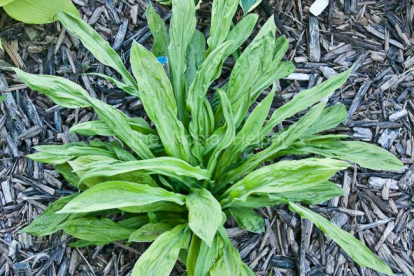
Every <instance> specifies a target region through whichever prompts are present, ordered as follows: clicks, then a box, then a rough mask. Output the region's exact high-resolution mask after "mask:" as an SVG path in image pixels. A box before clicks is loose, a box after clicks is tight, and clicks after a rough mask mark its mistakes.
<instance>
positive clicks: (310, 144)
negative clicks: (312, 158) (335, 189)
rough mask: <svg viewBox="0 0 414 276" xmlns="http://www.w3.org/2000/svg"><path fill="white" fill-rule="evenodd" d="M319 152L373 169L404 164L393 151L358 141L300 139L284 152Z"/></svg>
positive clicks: (396, 167) (391, 168)
mask: <svg viewBox="0 0 414 276" xmlns="http://www.w3.org/2000/svg"><path fill="white" fill-rule="evenodd" d="M309 153H313V154H317V155H322V156H324V157H329V158H337V159H342V160H347V161H351V162H354V163H357V164H358V165H360V166H361V167H364V168H368V169H372V170H387V171H392V170H402V169H404V164H403V163H402V162H401V161H400V160H399V159H398V158H397V157H395V156H394V155H393V154H392V153H390V152H388V151H386V150H384V149H383V148H380V147H378V146H375V145H372V144H369V143H364V142H358V141H338V140H329V141H326V140H312V141H298V142H296V143H295V144H293V145H292V147H291V148H289V149H287V150H286V151H285V152H284V154H309Z"/></svg>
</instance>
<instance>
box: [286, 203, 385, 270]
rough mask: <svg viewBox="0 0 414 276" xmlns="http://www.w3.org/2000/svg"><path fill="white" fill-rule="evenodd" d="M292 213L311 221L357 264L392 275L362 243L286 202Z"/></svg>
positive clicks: (301, 208) (316, 215) (322, 219)
mask: <svg viewBox="0 0 414 276" xmlns="http://www.w3.org/2000/svg"><path fill="white" fill-rule="evenodd" d="M288 204H289V208H290V210H291V211H292V212H296V213H298V214H299V215H300V216H301V217H303V218H307V219H309V220H310V221H312V222H313V223H314V224H315V225H316V226H317V227H318V228H319V229H321V230H322V232H324V233H325V234H326V235H327V236H329V237H330V238H332V239H333V240H334V241H335V242H336V243H337V244H338V245H339V246H340V247H341V248H342V249H343V250H344V251H345V252H346V253H347V254H348V255H349V256H350V257H351V258H352V259H353V260H354V261H355V262H356V263H357V264H359V265H360V266H362V267H369V268H372V269H374V270H376V271H378V272H382V273H385V274H388V275H391V274H393V273H392V271H391V269H390V268H389V266H388V265H387V264H386V263H384V262H383V261H382V260H380V259H379V258H378V257H377V256H376V255H375V254H374V253H372V252H371V251H370V250H369V249H368V248H367V247H366V246H365V245H364V244H363V243H362V242H360V241H359V240H357V239H356V238H354V237H353V236H352V235H351V234H349V233H348V232H346V231H344V230H342V229H341V228H339V227H338V226H336V225H335V224H333V223H332V222H330V221H329V220H327V219H325V218H324V217H322V216H320V215H318V214H316V213H314V212H312V211H311V210H309V209H307V208H305V207H302V206H300V205H298V204H296V203H293V202H288Z"/></svg>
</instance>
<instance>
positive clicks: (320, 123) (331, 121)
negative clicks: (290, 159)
mask: <svg viewBox="0 0 414 276" xmlns="http://www.w3.org/2000/svg"><path fill="white" fill-rule="evenodd" d="M347 116H348V112H347V110H346V107H345V105H343V104H336V105H333V106H331V107H327V108H325V109H324V110H323V112H322V114H321V116H320V117H319V118H318V120H316V121H315V123H313V125H311V126H310V127H309V128H308V129H307V130H306V131H305V133H304V134H303V135H304V136H308V135H312V134H316V133H319V132H322V131H325V130H328V129H332V128H335V127H337V126H338V125H339V124H340V123H342V122H344V121H345V120H346V118H347Z"/></svg>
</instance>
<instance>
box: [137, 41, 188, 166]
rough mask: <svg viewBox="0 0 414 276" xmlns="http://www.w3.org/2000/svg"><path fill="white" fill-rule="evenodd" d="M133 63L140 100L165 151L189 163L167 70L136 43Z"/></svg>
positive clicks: (181, 125)
mask: <svg viewBox="0 0 414 276" xmlns="http://www.w3.org/2000/svg"><path fill="white" fill-rule="evenodd" d="M131 64H132V71H133V72H134V75H135V77H136V78H137V80H138V86H139V89H140V93H141V101H142V103H143V105H144V108H145V110H146V111H147V114H148V116H149V117H150V118H151V121H152V122H153V123H154V125H155V126H156V128H157V131H158V135H159V137H160V139H161V141H162V144H163V145H164V148H165V152H166V153H167V154H168V155H170V156H173V157H177V158H180V159H182V160H184V161H186V162H189V161H190V155H191V153H190V148H189V144H188V141H187V137H186V135H185V130H184V126H183V124H182V123H181V122H180V121H179V120H178V119H177V105H176V102H175V99H174V95H173V91H172V87H171V83H170V82H169V80H168V77H167V75H166V73H165V71H164V68H163V67H162V65H161V64H160V63H159V62H158V61H157V59H156V58H155V56H154V55H153V54H152V53H151V52H150V51H148V50H147V49H145V48H144V46H142V45H139V44H137V43H134V44H133V45H132V50H131Z"/></svg>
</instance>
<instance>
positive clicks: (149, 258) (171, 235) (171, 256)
mask: <svg viewBox="0 0 414 276" xmlns="http://www.w3.org/2000/svg"><path fill="white" fill-rule="evenodd" d="M190 236H191V233H190V231H189V229H188V226H187V225H178V226H176V227H175V228H174V229H173V230H171V231H168V232H165V233H163V234H162V235H161V236H159V237H158V238H157V239H156V240H155V241H154V242H153V243H152V244H151V246H150V247H149V248H148V249H147V251H145V253H144V254H142V256H141V257H140V258H139V259H138V262H137V263H136V264H135V266H134V270H133V271H132V275H131V276H142V275H145V276H169V275H170V273H171V270H172V269H173V267H174V265H175V262H176V260H177V258H178V254H179V253H180V250H181V249H183V248H187V247H188V243H189V241H190Z"/></svg>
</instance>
